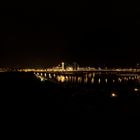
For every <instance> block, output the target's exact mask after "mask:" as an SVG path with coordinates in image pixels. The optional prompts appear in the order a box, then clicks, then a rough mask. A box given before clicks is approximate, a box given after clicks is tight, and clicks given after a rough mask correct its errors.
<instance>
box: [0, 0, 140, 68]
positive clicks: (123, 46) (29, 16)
mask: <svg viewBox="0 0 140 140" xmlns="http://www.w3.org/2000/svg"><path fill="white" fill-rule="evenodd" d="M136 5H137V6H136ZM136 5H133V4H132V3H130V2H128V1H126V2H118V1H115V0H114V1H113V2H112V3H107V2H106V1H105V2H92V3H91V2H90V1H81V3H76V2H75V1H71V2H61V1H58V2H54V3H53V2H52V3H49V4H46V5H45V4H44V5H40V4H36V5H33V6H32V7H27V6H26V7H18V8H17V7H12V8H10V7H3V8H1V9H0V13H1V14H0V25H1V26H0V66H1V67H8V66H10V67H11V66H13V67H35V68H42V67H43V68H44V67H49V66H53V65H54V66H56V65H58V64H59V63H61V62H62V61H65V62H67V63H73V62H77V63H79V64H80V65H81V66H104V65H105V66H127V65H136V63H139V62H140V54H139V51H140V8H139V5H138V4H136Z"/></svg>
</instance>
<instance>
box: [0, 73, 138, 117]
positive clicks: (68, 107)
mask: <svg viewBox="0 0 140 140" xmlns="http://www.w3.org/2000/svg"><path fill="white" fill-rule="evenodd" d="M0 85H1V86H0V87H1V94H0V96H1V103H2V111H3V112H4V114H5V115H6V116H8V115H10V114H12V116H16V115H20V117H23V116H29V117H31V116H32V117H33V116H34V115H35V116H36V117H38V118H40V117H42V118H44V119H45V117H46V118H48V119H56V120H57V119H61V120H65V119H70V120H71V119H86V120H88V119H90V120H96V119H100V120H104V119H105V120H112V119H131V118H132V117H139V116H140V97H139V96H137V95H135V96H134V94H131V91H130V92H128V91H129V89H128V88H127V87H122V88H120V89H119V95H118V97H117V98H112V97H111V96H110V95H111V92H112V88H111V87H110V88H107V89H104V88H103V86H102V87H100V88H99V87H97V88H96V89H90V88H87V89H86V88H84V87H83V88H80V89H79V88H77V87H75V88H72V87H66V86H65V87H63V86H61V85H57V84H54V83H52V82H50V81H45V82H41V81H40V80H39V79H37V78H36V77H35V76H34V74H33V73H32V72H30V73H24V72H22V73H19V72H7V73H0ZM129 87H130V86H129ZM138 95H139V94H138ZM9 117H10V116H9Z"/></svg>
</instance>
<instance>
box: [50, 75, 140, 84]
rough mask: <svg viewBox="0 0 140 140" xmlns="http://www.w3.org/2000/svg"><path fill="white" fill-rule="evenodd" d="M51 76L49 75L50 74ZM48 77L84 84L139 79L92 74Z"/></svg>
mask: <svg viewBox="0 0 140 140" xmlns="http://www.w3.org/2000/svg"><path fill="white" fill-rule="evenodd" d="M50 77H51V76H50ZM50 79H52V80H55V81H57V82H61V83H77V84H80V83H84V84H95V83H96V84H108V83H122V82H127V81H130V80H131V81H134V80H139V79H138V78H134V77H131V78H130V77H119V78H117V77H116V78H107V77H93V76H91V75H90V76H87V75H86V76H64V75H58V76H56V77H51V78H50Z"/></svg>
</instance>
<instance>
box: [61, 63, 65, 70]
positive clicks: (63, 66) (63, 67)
mask: <svg viewBox="0 0 140 140" xmlns="http://www.w3.org/2000/svg"><path fill="white" fill-rule="evenodd" d="M64 69H65V63H64V62H62V70H64Z"/></svg>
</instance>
